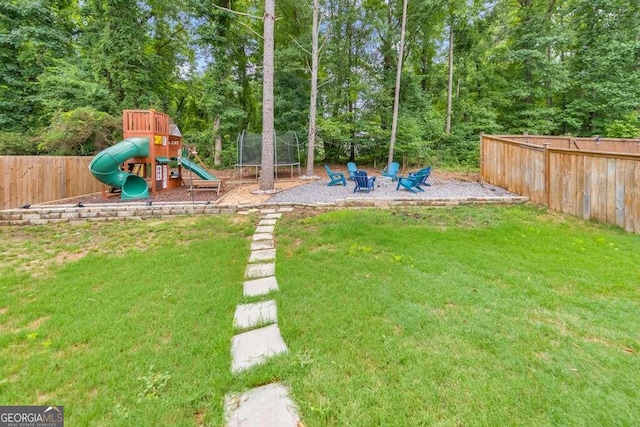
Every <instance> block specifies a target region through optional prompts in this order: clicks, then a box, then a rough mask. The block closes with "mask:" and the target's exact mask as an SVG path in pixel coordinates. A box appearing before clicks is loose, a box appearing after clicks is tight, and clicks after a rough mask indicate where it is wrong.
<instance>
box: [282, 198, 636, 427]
mask: <svg viewBox="0 0 640 427" xmlns="http://www.w3.org/2000/svg"><path fill="white" fill-rule="evenodd" d="M276 231H277V235H278V242H277V246H278V251H279V255H278V256H279V258H278V264H277V274H278V282H279V284H280V288H281V293H280V295H279V296H278V308H279V310H280V311H279V315H280V318H281V320H280V327H281V329H282V332H283V336H284V338H285V341H286V342H287V344H288V345H289V347H290V350H291V355H290V360H289V361H288V362H289V363H290V364H291V365H292V366H294V367H295V369H293V370H292V374H291V375H288V376H287V377H286V378H285V381H287V382H288V383H290V384H291V385H292V390H293V394H294V396H295V397H297V398H298V403H299V405H300V407H301V410H302V413H303V414H304V417H305V421H306V422H307V423H308V425H311V426H315V425H339V426H343V425H354V426H371V425H403V426H404V425H492V426H494V425H535V426H541V425H632V424H635V423H637V420H639V419H640V406H639V405H638V402H639V401H640V357H639V356H640V332H639V331H640V316H639V313H640V238H639V237H638V236H634V235H628V234H625V233H623V232H621V231H619V230H615V229H612V228H608V227H600V226H597V225H594V224H591V223H587V222H583V221H580V220H577V219H573V218H568V217H563V216H556V215H551V214H547V213H546V211H544V210H539V209H536V208H531V207H522V206H519V207H469V208H460V209H430V210H415V211H397V212H395V211H343V212H332V213H327V214H323V215H318V216H315V217H308V218H306V219H303V220H300V219H295V218H285V219H284V220H281V222H280V223H279V224H278V228H277V230H276Z"/></svg>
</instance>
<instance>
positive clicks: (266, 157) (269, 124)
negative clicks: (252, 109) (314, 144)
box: [260, 0, 276, 191]
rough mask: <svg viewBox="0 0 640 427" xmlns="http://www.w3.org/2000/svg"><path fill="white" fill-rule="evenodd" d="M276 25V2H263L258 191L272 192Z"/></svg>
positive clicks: (268, 0)
mask: <svg viewBox="0 0 640 427" xmlns="http://www.w3.org/2000/svg"><path fill="white" fill-rule="evenodd" d="M275 23H276V2H275V0H265V2H264V53H263V60H262V67H263V80H262V173H261V174H260V190H261V191H267V190H273V144H274V128H273V108H274V107H273V73H274V65H273V62H274V61H273V59H274V58H273V57H274V39H273V38H274V36H273V33H274V27H275Z"/></svg>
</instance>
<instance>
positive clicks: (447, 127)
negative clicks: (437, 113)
mask: <svg viewBox="0 0 640 427" xmlns="http://www.w3.org/2000/svg"><path fill="white" fill-rule="evenodd" d="M452 93H453V19H451V22H450V24H449V83H448V85H447V124H446V125H445V129H444V133H446V134H447V135H449V134H450V133H451V109H452V108H451V104H452V100H451V97H452Z"/></svg>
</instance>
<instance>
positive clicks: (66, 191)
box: [0, 156, 102, 209]
mask: <svg viewBox="0 0 640 427" xmlns="http://www.w3.org/2000/svg"><path fill="white" fill-rule="evenodd" d="M91 159H92V157H75V156H74V157H55V156H0V209H11V208H16V207H20V206H23V205H25V204H37V203H45V202H50V201H53V200H59V199H65V198H68V197H76V196H82V195H84V194H91V193H96V192H98V191H101V189H102V184H101V183H100V182H99V181H98V180H96V179H95V178H94V177H93V176H92V175H91V173H90V172H89V169H88V167H89V163H90V162H91Z"/></svg>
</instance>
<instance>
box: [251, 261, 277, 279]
mask: <svg viewBox="0 0 640 427" xmlns="http://www.w3.org/2000/svg"><path fill="white" fill-rule="evenodd" d="M275 274H276V264H275V263H273V262H270V263H268V264H250V265H248V266H247V270H246V271H245V273H244V277H246V278H247V279H257V278H259V277H268V276H274V275H275Z"/></svg>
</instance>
